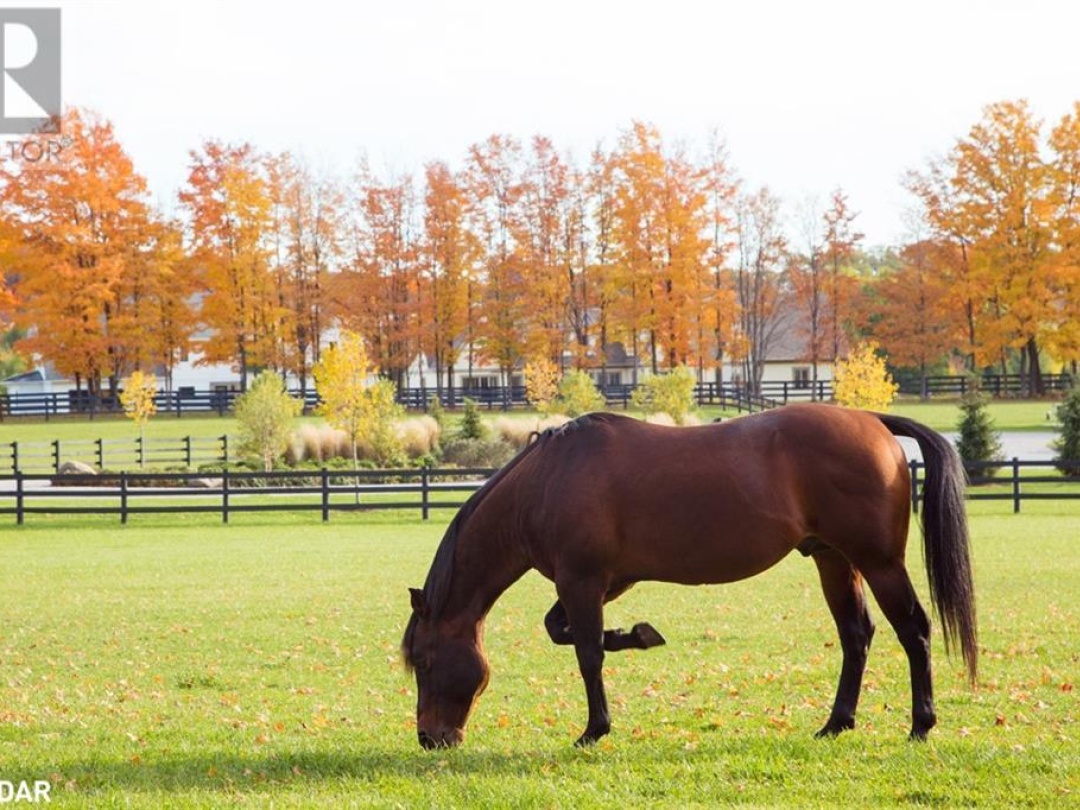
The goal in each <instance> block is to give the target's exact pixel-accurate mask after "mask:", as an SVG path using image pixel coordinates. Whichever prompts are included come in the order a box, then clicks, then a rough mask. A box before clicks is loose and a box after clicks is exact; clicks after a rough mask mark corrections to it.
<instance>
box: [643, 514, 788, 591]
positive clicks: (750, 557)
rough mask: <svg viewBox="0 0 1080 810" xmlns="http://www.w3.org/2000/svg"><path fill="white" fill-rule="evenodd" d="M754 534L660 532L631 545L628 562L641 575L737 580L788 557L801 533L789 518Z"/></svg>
mask: <svg viewBox="0 0 1080 810" xmlns="http://www.w3.org/2000/svg"><path fill="white" fill-rule="evenodd" d="M759 529H761V530H760V531H758V532H756V533H755V534H753V535H743V534H737V533H735V534H733V533H730V532H727V531H723V530H719V529H718V530H716V531H713V532H707V533H702V534H696V533H695V534H682V535H673V534H656V535H653V536H652V537H651V538H648V539H646V538H644V537H642V538H640V540H638V541H637V542H632V543H630V544H629V545H630V546H631V547H636V548H635V550H633V551H630V549H627V551H628V553H627V554H625V560H624V562H626V563H629V564H631V565H633V566H634V567H636V568H638V569H639V571H640V573H641V574H642V576H640V577H639V578H640V579H654V580H661V581H664V582H676V583H681V584H685V585H704V584H711V583H720V582H735V581H737V580H740V579H747V578H748V577H752V576H755V575H756V574H760V573H761V572H762V571H765V570H767V569H769V568H771V567H772V566H774V565H776V564H777V563H778V562H780V560H782V559H783V558H784V557H786V556H787V555H788V554H789V553H790V552H791V550H792V549H793V548H794V547H795V546H796V545H797V544H798V543H799V541H800V540H801V539H802V536H801V532H798V531H796V530H795V529H794V527H792V526H791V525H789V524H782V525H776V526H772V527H767V528H766V527H759Z"/></svg>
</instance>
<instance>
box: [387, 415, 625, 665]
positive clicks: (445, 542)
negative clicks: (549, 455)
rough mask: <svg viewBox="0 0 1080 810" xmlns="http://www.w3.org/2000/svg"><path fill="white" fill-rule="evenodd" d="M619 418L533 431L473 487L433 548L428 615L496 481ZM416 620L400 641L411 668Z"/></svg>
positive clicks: (445, 591)
mask: <svg viewBox="0 0 1080 810" xmlns="http://www.w3.org/2000/svg"><path fill="white" fill-rule="evenodd" d="M620 418H623V417H619V416H616V415H614V414H607V413H592V414H586V415H585V416H580V417H578V418H577V419H574V420H572V421H570V422H567V423H566V424H565V425H560V426H559V427H552V428H547V429H546V430H543V431H535V432H533V434H532V435H531V436H530V437H529V441H528V443H527V444H526V445H525V447H523V448H522V449H521V450H520V451H519V452H518V454H517V455H516V456H514V457H513V458H512V459H510V461H508V462H507V463H506V464H504V465H503V466H502V468H500V469H499V470H498V472H496V473H495V474H494V475H493V476H491V478H489V479H488V480H487V481H486V482H484V485H483V486H482V487H480V489H478V490H476V492H474V493H473V494H472V495H471V496H470V497H469V499H468V500H467V501H465V504H464V505H463V506H462V507H461V509H459V510H458V513H457V514H456V515H454V519H453V520H452V521H450V525H449V526H448V527H447V528H446V534H444V535H443V539H442V541H441V542H440V543H439V548H438V549H436V551H435V559H434V560H432V563H431V568H430V570H429V571H428V575H427V579H426V580H425V581H424V601H425V602H426V604H427V609H428V611H429V612H430V617H431V618H432V619H438V618H439V615H440V614H441V613H442V610H443V608H444V607H445V606H446V600H447V598H448V597H449V595H450V584H451V581H452V579H453V574H454V554H455V552H456V550H457V541H458V537H459V536H460V534H461V530H462V529H463V528H464V526H465V522H466V521H467V520H468V519H469V518H470V517H471V516H472V514H473V513H474V512H475V511H476V510H477V508H479V506H480V504H481V503H482V502H483V501H484V499H485V498H486V497H487V496H488V495H490V494H491V491H492V490H493V489H494V488H495V487H496V486H498V485H499V482H501V481H502V480H503V479H504V478H506V476H507V475H509V474H510V473H511V472H512V471H513V470H514V468H516V467H517V466H518V464H520V463H521V462H522V461H523V460H524V459H525V457H526V456H528V455H530V454H531V453H532V452H533V451H535V450H536V449H537V448H540V447H542V446H544V445H546V444H547V443H548V441H550V440H551V439H552V438H554V437H558V436H565V435H566V434H568V433H574V432H577V431H578V430H580V429H581V428H584V427H586V426H588V425H591V424H599V423H605V422H611V421H614V420H617V419H620ZM417 619H418V617H417V615H416V613H415V612H414V613H413V615H412V617H411V618H410V619H409V624H408V626H407V627H406V628H405V637H404V639H403V640H402V642H401V651H402V655H403V657H404V659H405V665H406V667H409V668H411V667H412V663H413V662H412V660H411V650H412V637H413V633H414V631H415V629H416V622H417Z"/></svg>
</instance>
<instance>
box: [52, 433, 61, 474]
mask: <svg viewBox="0 0 1080 810" xmlns="http://www.w3.org/2000/svg"><path fill="white" fill-rule="evenodd" d="M52 455H53V472H55V473H58V472H60V440H59V439H53V442H52Z"/></svg>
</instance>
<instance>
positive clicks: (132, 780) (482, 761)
mask: <svg viewBox="0 0 1080 810" xmlns="http://www.w3.org/2000/svg"><path fill="white" fill-rule="evenodd" d="M715 743H716V745H715V747H712V748H711V749H710V751H709V752H708V753H707V754H705V753H704V752H702V757H701V759H702V760H703V761H710V760H711V761H716V760H730V759H734V760H739V759H741V758H745V757H747V756H750V755H751V754H752V752H753V749H757V748H759V747H760V746H761V745H762V744H763V743H762V741H760V740H747V739H728V740H723V741H721V740H720V739H715ZM775 744H776V741H772V743H771V744H768V745H770V747H771V746H775ZM823 745H827V743H822V742H821V741H815V742H814V744H813V745H812V746H811V747H812V748H820V747H821V746H823ZM802 747H803V745H802V744H800V745H797V746H796V748H799V749H801V748H802ZM790 753H791V752H789V754H790ZM805 755H806V756H807V757H809V756H812V754H811V752H810V751H807V752H805ZM628 756H629V757H631V758H637V757H639V756H644V757H645V758H646V759H647V760H648V761H649V763H650V764H651V765H652V766H658V765H659V766H661V767H663V765H664V764H665V763H666V764H670V763H676V762H681V761H684V760H685V757H686V752H685V751H684V750H682V744H681V743H675V744H672V745H650V744H648V743H646V742H644V741H632V740H626V741H624V743H623V744H620V745H618V746H617V748H616V749H614V750H612V749H611V748H607V749H604V748H599V747H598V748H590V749H578V748H574V747H573V745H572V743H571V741H570V740H569V739H568V740H566V741H565V745H551V746H549V745H547V744H544V745H542V746H541V747H523V748H522V749H521V750H519V751H493V750H490V749H483V748H474V749H472V750H470V749H468V748H461V749H455V750H436V751H422V750H420V748H419V746H417V747H416V750H415V752H413V751H411V750H405V749H401V748H394V749H389V748H381V749H376V748H368V749H361V748H359V747H357V748H356V749H353V750H323V749H319V750H311V749H309V750H298V751H296V752H288V751H278V752H267V753H266V754H265V755H258V754H250V755H248V754H239V753H226V752H220V751H218V752H214V751H208V752H206V753H194V752H193V753H190V754H168V753H164V754H160V755H155V754H152V753H147V755H146V756H145V757H144V758H142V759H140V760H139V761H131V760H123V759H115V758H109V757H84V758H71V759H68V760H66V761H65V760H60V761H56V762H53V763H51V765H50V770H51V771H52V773H50V774H42V773H41V772H40V771H38V772H34V773H20V772H19V769H15V770H6V771H5V773H4V778H5V779H9V780H12V781H14V782H16V783H17V782H19V781H20V780H26V781H29V782H31V783H33V781H34V780H37V779H42V778H50V779H52V780H53V781H54V782H57V783H58V784H56V785H55V786H54V789H55V790H56V794H57V795H64V794H67V795H68V796H69V797H70V798H76V797H82V798H83V799H87V798H92V797H93V796H94V795H98V796H101V795H102V794H110V793H119V794H128V795H138V794H161V793H166V794H167V793H175V794H177V795H178V796H179V795H181V794H195V795H203V796H204V798H205V797H206V794H211V795H215V794H220V795H221V796H222V797H227V796H235V795H236V794H238V793H263V792H272V791H275V790H282V789H293V790H300V791H302V792H304V793H311V792H313V791H314V792H319V791H326V792H329V793H333V792H334V791H335V790H348V791H355V790H357V789H363V788H364V786H365V785H367V786H370V787H371V789H372V791H374V792H377V791H379V790H381V789H382V790H385V789H387V788H390V789H392V787H393V785H394V784H395V783H407V784H409V785H413V786H415V784H416V783H417V780H425V779H426V780H433V779H439V778H446V777H449V778H459V777H473V776H482V777H484V778H485V779H493V780H503V779H505V780H508V781H510V782H513V781H514V780H516V779H519V778H520V779H522V780H535V779H536V778H538V777H540V776H541V774H544V773H549V772H550V771H551V770H552V768H555V769H563V768H568V769H571V770H573V769H575V768H582V767H584V768H586V769H587V770H588V769H591V767H592V766H593V765H596V766H603V765H605V764H610V763H611V762H612V761H613V760H615V761H619V760H624V759H625V758H626V757H628ZM799 756H800V755H799V754H796V758H799Z"/></svg>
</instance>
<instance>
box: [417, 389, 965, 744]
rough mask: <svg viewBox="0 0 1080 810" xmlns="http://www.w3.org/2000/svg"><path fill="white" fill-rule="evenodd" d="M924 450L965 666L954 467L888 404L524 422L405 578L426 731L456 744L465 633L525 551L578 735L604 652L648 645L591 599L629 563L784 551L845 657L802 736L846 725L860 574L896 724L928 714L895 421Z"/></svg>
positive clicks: (648, 570) (698, 575) (469, 673)
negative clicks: (872, 601)
mask: <svg viewBox="0 0 1080 810" xmlns="http://www.w3.org/2000/svg"><path fill="white" fill-rule="evenodd" d="M893 435H896V436H907V437H910V438H912V439H914V440H915V441H916V442H918V444H919V447H920V449H921V450H922V454H923V459H924V462H925V464H926V481H925V488H924V491H923V508H922V528H923V538H924V548H925V555H924V556H925V560H926V567H927V573H928V577H929V581H930V598H931V601H932V603H933V605H934V606H935V608H936V609H937V614H938V616H939V617H940V619H941V624H942V627H943V630H944V636H945V642H946V649H947V650H949V651H952V650H953V649H955V648H956V647H957V646H959V648H960V651H961V653H962V654H963V659H964V662H965V663H966V665H967V670H968V674H969V676H970V678H971V680H972V681H973V682H974V679H975V675H976V659H977V655H978V650H977V642H976V627H975V604H974V603H975V598H974V589H973V585H972V579H971V566H970V560H969V555H968V538H967V524H966V519H965V514H964V502H963V495H964V472H963V467H962V465H961V462H960V459H959V457H958V456H957V454H956V451H955V450H954V449H953V448H952V446H951V445H950V444H949V442H948V441H947V440H946V439H944V438H943V437H942V436H940V435H939V434H937V433H935V432H934V431H932V430H930V429H929V428H926V427H924V426H923V425H920V424H919V423H917V422H914V421H912V420H910V419H904V418H901V417H898V416H889V415H883V414H873V413H868V412H865V411H855V410H847V409H843V408H839V407H835V406H831V405H812V404H806V405H789V406H787V407H784V408H780V409H777V410H772V411H767V412H764V413H759V414H756V415H753V416H747V417H743V418H740V419H734V420H731V421H728V422H724V423H723V424H712V425H705V426H701V427H683V428H672V427H661V426H658V425H650V424H646V423H644V422H640V421H638V420H635V419H631V418H628V417H625V416H616V415H612V414H591V415H588V416H583V417H581V418H579V419H576V420H574V421H572V422H569V423H568V424H566V425H564V426H563V427H560V428H556V429H550V430H547V431H544V432H543V433H541V434H538V435H537V436H536V437H534V440H533V441H532V442H531V443H530V444H528V445H527V446H526V447H525V448H524V449H523V450H522V451H521V452H520V453H519V454H518V455H517V456H515V457H514V459H513V460H511V461H510V462H509V463H508V464H507V465H506V466H505V467H503V468H502V469H501V470H500V471H499V472H498V473H496V474H495V475H494V476H493V477H492V478H491V479H489V480H488V482H487V483H486V484H485V485H484V486H483V487H481V488H480V489H479V490H477V491H476V492H475V493H474V494H473V495H472V497H470V498H469V500H468V501H467V502H466V504H465V505H464V506H463V507H462V508H461V510H460V511H459V512H458V514H457V515H456V516H455V518H454V519H453V521H452V522H451V524H450V526H449V528H448V529H447V531H446V535H445V536H444V538H443V540H442V543H441V544H440V545H439V548H438V550H437V551H436V553H435V559H434V561H433V563H432V565H431V570H430V571H429V572H428V577H427V581H426V582H425V584H424V588H423V590H419V589H411V594H412V616H411V618H410V619H409V623H408V627H407V629H406V631H405V637H404V640H403V642H402V653H403V656H404V659H405V663H406V666H407V667H408V668H409V669H411V670H412V671H413V672H414V673H415V676H416V684H417V711H416V724H417V734H418V736H419V740H420V744H421V745H422V746H424V747H425V748H436V747H441V746H453V745H457V744H458V743H460V742H461V741H462V739H463V738H464V729H465V723H466V721H467V719H468V717H469V713H470V711H471V710H472V707H473V705H474V703H475V702H476V699H477V698H478V697H479V696H480V693H481V692H483V690H484V688H485V687H486V686H487V683H488V663H487V658H486V657H485V655H484V651H483V644H482V636H483V626H484V619H485V617H486V615H487V613H488V611H489V610H490V609H491V606H492V605H493V604H494V602H495V600H497V599H498V598H499V596H500V595H501V594H502V593H503V592H504V591H506V589H507V588H509V587H510V586H511V585H512V584H513V583H514V582H515V581H517V580H518V579H519V578H520V577H521V576H522V575H524V574H525V572H526V571H528V570H529V569H531V568H535V569H536V570H537V571H539V572H540V573H541V574H543V575H544V576H545V577H547V578H548V579H550V580H552V581H553V582H554V583H555V590H556V593H557V595H558V601H557V602H556V603H555V606H554V607H553V608H552V609H551V610H550V611H549V612H548V614H547V618H546V619H545V626H546V627H547V630H548V633H549V634H550V636H551V638H552V640H553V641H555V642H556V643H560V644H572V645H573V646H574V651H575V653H576V654H577V661H578V666H579V668H580V670H581V677H582V679H583V680H584V682H585V694H586V697H587V700H588V708H589V716H588V722H587V724H586V726H585V731H584V733H583V734H582V735H581V737H580V739H578V744H579V745H587V744H589V743H593V742H595V741H596V740H598V739H600V738H601V737H603V736H604V735H605V734H607V733H608V732H609V731H610V729H611V720H610V717H609V715H608V705H607V699H606V697H605V694H604V683H603V679H602V666H603V662H604V652H605V650H608V651H613V650H620V649H626V648H629V647H638V648H646V647H652V646H656V645H658V644H662V643H663V641H664V639H663V637H662V636H661V635H660V634H659V633H658V632H657V631H656V630H655V629H654V628H653V627H652V626H651V625H648V624H639V625H636V626H635V627H634V628H633V629H632V630H631V631H630V632H624V631H622V630H607V631H605V630H604V623H603V606H604V603H605V602H609V601H611V600H612V599H615V598H616V597H618V596H619V595H620V594H622V593H624V592H625V591H626V590H627V589H629V588H630V587H631V586H632V585H633V584H634V583H636V582H640V581H643V580H658V581H662V582H676V583H682V584H686V585H701V584H707V583H719V582H733V581H735V580H740V579H745V578H747V577H752V576H754V575H755V574H758V573H761V572H762V571H764V570H766V569H767V568H770V567H772V566H774V565H776V564H777V563H778V562H779V561H780V560H782V559H783V558H784V557H785V556H787V555H788V554H789V553H790V552H791V551H793V550H795V549H798V550H799V551H800V552H802V553H803V554H804V555H806V556H809V557H811V558H812V559H813V560H814V563H815V564H816V565H817V569H818V574H819V576H820V579H821V586H822V589H823V591H824V593H825V601H826V602H827V604H828V606H829V610H830V611H831V613H832V616H833V619H834V620H835V622H836V628H837V631H838V632H839V635H840V647H841V650H842V651H843V661H842V665H841V670H840V683H839V686H838V688H837V691H836V699H835V701H834V703H833V707H832V712H831V714H830V715H829V719H828V720H827V722H826V723H825V726H824V727H823V728H822V729H821V730H820V731H819V732H818V735H819V736H833V735H836V734H839V733H840V732H842V731H844V730H846V729H850V728H853V727H854V725H855V708H856V705H857V703H858V700H859V692H860V690H861V688H862V679H863V670H864V669H865V666H866V656H867V652H868V650H869V647H870V640H871V638H872V637H873V634H874V625H873V622H872V621H871V619H870V614H869V612H868V610H867V600H866V596H865V594H864V590H863V583H864V582H865V583H866V584H867V585H869V586H870V590H871V592H872V593H873V594H874V597H875V598H876V599H877V602H878V604H879V605H880V607H881V609H882V611H883V612H884V614H885V617H886V618H887V619H888V621H889V623H890V624H891V625H892V627H893V629H894V630H895V631H896V634H897V636H898V637H899V640H900V644H901V645H902V646H903V648H904V652H905V653H907V658H908V663H909V666H910V672H911V695H912V726H911V734H910V736H911V738H912V739H924V738H925V737H926V734H927V732H928V731H930V729H931V728H932V727H933V726H934V724H935V722H936V718H935V715H934V702H933V691H932V685H931V669H930V621H929V619H928V617H927V614H926V612H925V611H924V610H923V608H922V606H921V605H920V604H919V600H918V598H917V596H916V594H915V590H914V588H913V587H912V584H911V580H910V578H909V577H908V572H907V569H906V568H905V566H904V550H905V546H906V543H907V536H908V522H909V519H910V514H911V480H910V476H909V474H908V465H907V463H906V459H905V456H904V452H903V449H902V448H901V446H900V444H899V442H897V441H896V439H894V438H893Z"/></svg>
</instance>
